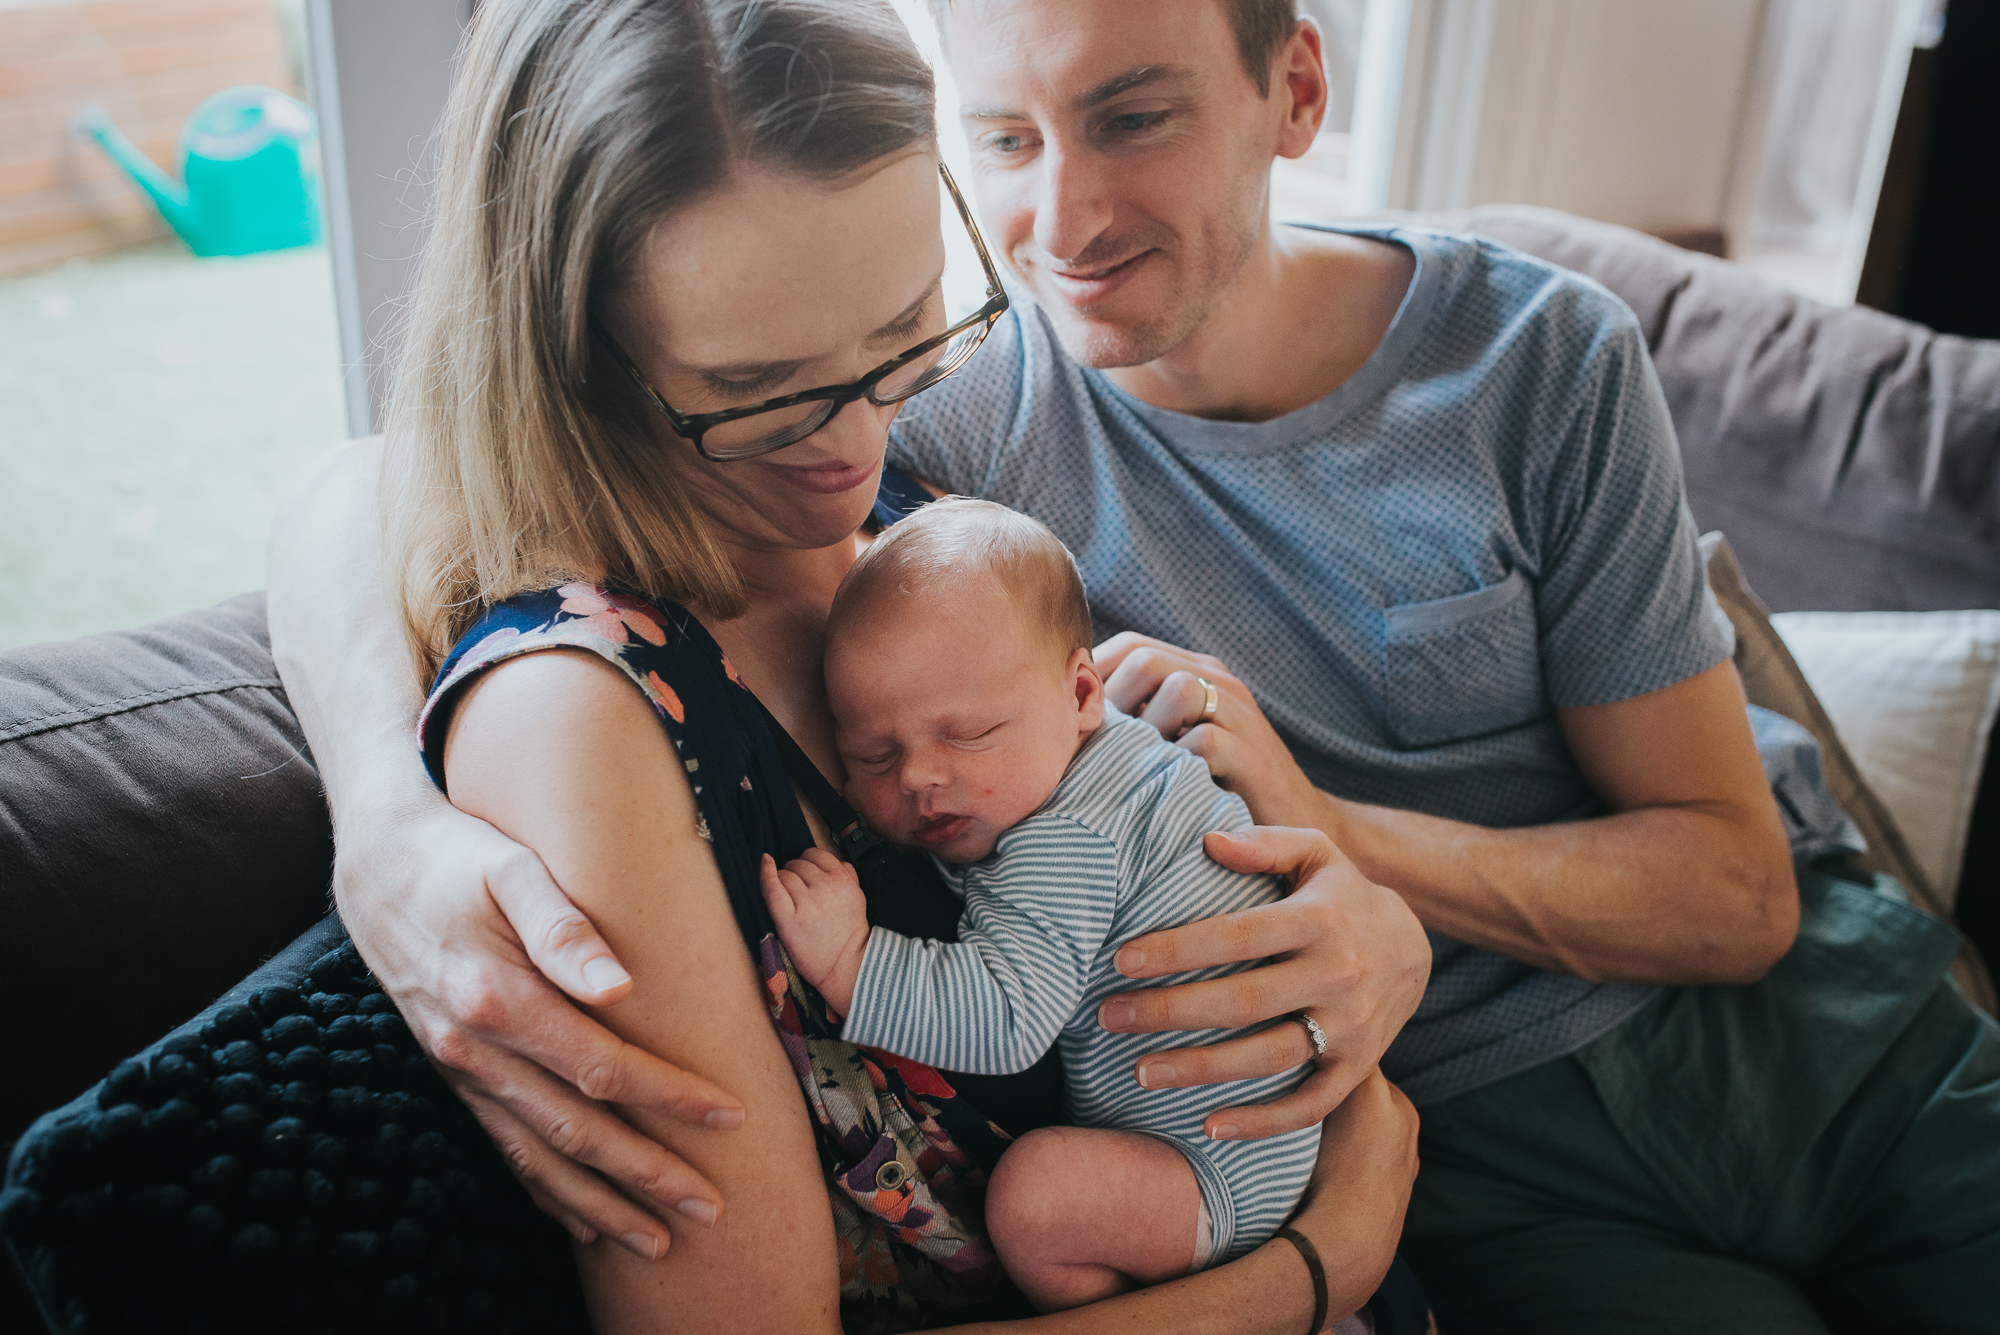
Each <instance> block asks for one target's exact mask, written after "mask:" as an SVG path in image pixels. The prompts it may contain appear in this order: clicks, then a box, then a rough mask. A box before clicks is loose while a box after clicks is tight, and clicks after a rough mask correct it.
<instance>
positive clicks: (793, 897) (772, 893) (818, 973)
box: [761, 848, 868, 1015]
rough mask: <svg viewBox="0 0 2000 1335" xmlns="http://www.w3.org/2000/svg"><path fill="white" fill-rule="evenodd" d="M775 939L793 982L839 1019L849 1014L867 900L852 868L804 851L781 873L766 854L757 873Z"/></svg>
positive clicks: (816, 851) (818, 852) (828, 855)
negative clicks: (788, 960) (808, 988)
mask: <svg viewBox="0 0 2000 1335" xmlns="http://www.w3.org/2000/svg"><path fill="white" fill-rule="evenodd" d="M761 879H762V881H763V885H764V902H765V903H766V904H768V905H770V908H771V919H772V921H773V922H775V923H776V924H777V928H778V939H779V940H780V941H783V942H784V943H785V950H786V952H787V953H788V954H790V955H791V957H792V964H793V966H794V967H795V968H797V969H798V971H799V976H800V977H802V978H804V979H805V980H806V981H807V982H808V983H811V984H812V985H813V986H814V987H816V988H818V989H819V994H820V995H821V996H823V997H825V998H826V1002H827V1004H828V1005H829V1006H831V1007H833V1009H834V1010H836V1011H837V1012H839V1013H840V1014H841V1015H846V1014H847V1012H848V1011H850V1010H852V1009H853V1008H854V985H855V983H856V982H857V981H859V980H860V977H861V953H862V951H864V950H866V949H867V948H868V897H867V896H866V895H864V894H863V893H862V891H861V878H860V876H859V875H857V874H856V873H855V870H854V868H853V867H851V866H849V865H848V864H847V863H845V862H842V861H841V860H840V859H839V858H837V857H835V856H834V855H833V854H831V853H829V852H827V851H826V850H825V849H823V848H809V849H807V850H806V854H805V856H804V857H802V858H795V859H793V860H792V861H790V862H787V863H786V864H785V865H784V866H783V867H782V868H781V867H779V866H778V863H777V860H776V859H775V858H773V857H772V856H771V855H770V854H769V853H766V854H765V855H764V866H763V870H762V872H761Z"/></svg>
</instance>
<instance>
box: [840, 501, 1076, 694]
mask: <svg viewBox="0 0 2000 1335" xmlns="http://www.w3.org/2000/svg"><path fill="white" fill-rule="evenodd" d="M979 579H990V580H992V581H993V582H994V583H996V584H997V585H998V586H999V588H1000V591H1001V592H1002V593H1003V594H1004V595H1006V597H1007V598H1008V599H1010V600H1011V601H1012V602H1013V603H1014V604H1015V605H1016V606H1017V607H1019V608H1020V609H1021V610H1022V611H1023V613H1025V614H1026V616H1027V618H1028V621H1029V624H1030V625H1034V626H1038V627H1040V628H1041V629H1042V630H1043V631H1045V632H1046V634H1047V636H1048V638H1049V642H1050V645H1051V647H1054V648H1059V649H1060V650H1061V651H1062V654H1063V656H1064V657H1065V658H1067V657H1068V656H1069V655H1070V654H1071V653H1073V652H1074V651H1076V650H1078V649H1088V648H1090V647H1091V643H1092V640H1093V636H1092V633H1091V625H1090V604H1089V602H1088V601H1087V600H1086V599H1085V598H1084V594H1083V579H1082V577H1081V576H1079V575H1078V574H1077V571H1076V560H1075V558H1074V557H1072V556H1071V555H1070V554H1069V548H1067V547H1065V546H1063V544H1062V540H1061V539H1060V538H1058V537H1056V535H1055V534H1053V533H1051V532H1049V531H1048V529H1047V528H1045V527H1044V526H1042V525H1041V524H1040V523H1038V522H1036V521H1035V520H1033V519H1030V518H1028V516H1026V515H1024V514H1020V513H1017V512H1016V511H1013V510H1009V509H1008V508H1007V507H1006V506H1004V505H995V504H994V503H993V502H992V501H981V500H974V499H973V498H972V497H970V496H947V497H945V498H944V499H943V500H939V501H933V502H931V504H929V505H926V506H924V507H923V508H922V509H920V510H918V511H916V512H915V513H914V514H912V515H911V516H910V517H909V518H907V519H905V520H903V521H902V522H900V523H897V524H894V525H892V526H891V527H890V528H889V529H888V530H887V531H886V532H884V533H883V534H882V536H881V537H879V538H877V539H875V541H874V542H872V543H870V544H869V545H868V548H867V550H865V551H863V552H862V553H861V556H860V558H859V559H858V560H856V561H855V563H854V566H853V568H852V569H851V570H849V571H848V572H847V578H846V579H844V580H842V581H841V582H840V588H839V590H838V591H837V592H836V593H835V594H834V595H833V611H832V614H831V621H830V629H831V630H833V631H837V630H838V629H839V627H840V626H841V624H842V623H843V622H845V621H847V620H849V619H851V618H853V617H855V616H857V615H859V614H860V612H861V611H862V609H863V608H865V607H867V606H868V605H869V604H871V603H873V602H875V601H876V600H877V599H880V598H883V597H886V596H888V595H890V594H901V595H904V596H916V597H919V598H923V599H926V600H930V599H939V598H950V597H951V596H953V594H954V593H962V592H963V591H964V589H965V587H966V585H967V583H968V582H970V581H973V580H979Z"/></svg>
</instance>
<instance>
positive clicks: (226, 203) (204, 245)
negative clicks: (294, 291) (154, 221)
mask: <svg viewBox="0 0 2000 1335" xmlns="http://www.w3.org/2000/svg"><path fill="white" fill-rule="evenodd" d="M71 124H72V125H73V126H74V127H75V129H76V131H77V133H79V134H81V135H84V136H85V137H87V138H90V139H95V140H96V141H97V142H98V144H99V146H101V147H102V148H103V149H104V151H105V152H106V153H108V154H110V155H111V160H112V161H113V162H115V163H117V164H118V165H119V166H120V167H122V168H124V169H125V174H126V175H127V176H130V177H131V178H132V179H133V180H134V181H135V182H137V183H138V185H139V188H140V189H142V190H144V191H145V192H146V193H147V194H148V195H150V196H152V199H153V203H154V204H155V205H157V206H158V207H159V210H160V215H161V216H162V217H164V218H165V219H166V220H167V222H168V224H169V225H170V226H172V228H173V229H174V230H175V231H176V232H178V233H180V236H181V239H182V240H183V241H185V242H187V243H188V249H190V250H192V251H193V252H194V253H195V254H197V255H254V254H256V253H257V252H258V251H263V250H284V249H286V248H288V247H291V246H304V245H310V244H311V243H313V242H315V241H317V240H319V170H318V159H317V153H316V151H315V149H314V145H313V123H312V112H311V111H309V110H307V109H306V106H305V104H304V103H303V102H300V101H298V100H297V99H295V98H290V97H286V96H285V95H284V94H283V93H281V92H279V91H278V90H277V89H275V88H260V87H258V86H257V85H255V84H244V85H242V86H241V87H237V88H226V89H224V90H223V91H222V92H219V93H217V94H215V95H214V96H213V97H211V98H209V99H208V100H207V101H205V102H203V103H202V104H201V105H200V106H198V107H196V108H195V109H194V114H193V115H191V116H189V117H188V121H187V125H186V126H185V127H183V128H182V130H181V178H182V181H184V182H185V184H181V183H178V182H176V181H175V180H174V179H173V178H172V177H170V176H168V175H167V174H166V173H165V172H163V171H161V170H160V169H159V168H158V167H156V166H154V165H153V161H152V159H150V158H148V157H147V156H146V155H145V154H144V153H141V152H140V151H139V150H138V148H136V147H135V146H134V145H133V143H132V141H131V140H130V139H127V138H126V137H125V136H124V135H122V134H120V133H119V132H118V130H117V128H116V127H115V126H113V125H112V124H111V118H110V116H108V115H107V114H106V113H105V111H104V108H102V107H99V106H89V107H85V108H84V109H83V110H82V111H79V112H78V113H77V114H76V117H75V119H74V120H73V121H72V122H71Z"/></svg>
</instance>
